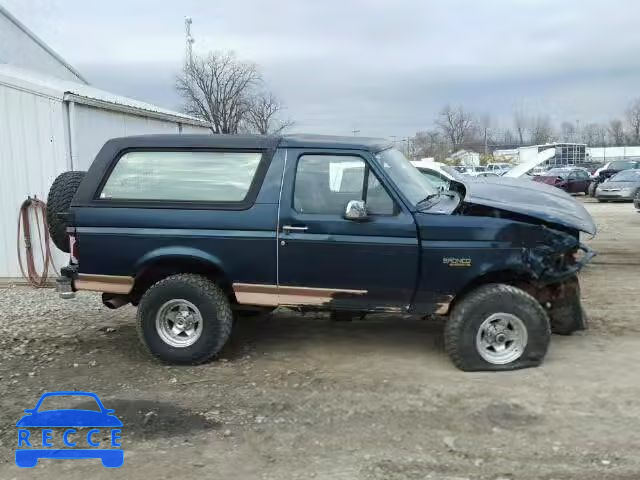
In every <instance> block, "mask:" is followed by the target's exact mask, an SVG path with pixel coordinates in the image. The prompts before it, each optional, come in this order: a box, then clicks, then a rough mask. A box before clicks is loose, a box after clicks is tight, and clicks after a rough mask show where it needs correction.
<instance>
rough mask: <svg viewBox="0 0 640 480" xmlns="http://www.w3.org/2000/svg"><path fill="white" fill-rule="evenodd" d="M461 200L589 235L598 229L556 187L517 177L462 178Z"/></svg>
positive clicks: (571, 200) (582, 207)
mask: <svg viewBox="0 0 640 480" xmlns="http://www.w3.org/2000/svg"><path fill="white" fill-rule="evenodd" d="M464 183H465V187H466V195H465V198H464V201H465V202H467V203H474V204H477V205H484V206H487V207H493V208H499V209H500V210H506V211H510V212H514V213H520V214H522V215H527V216H529V217H534V218H537V219H540V220H543V221H545V222H548V223H551V224H557V225H562V226H564V227H569V228H575V229H576V230H580V231H582V232H586V233H588V234H590V235H595V233H596V231H597V229H596V225H595V223H594V221H593V218H592V217H591V215H590V214H589V212H588V211H587V209H586V208H584V206H583V205H582V204H581V203H580V202H578V201H576V200H575V199H574V198H572V197H571V195H569V194H567V193H565V192H563V191H562V190H560V189H559V188H556V187H552V186H549V185H545V184H542V183H538V182H533V181H530V180H524V179H518V178H505V177H498V178H495V179H494V178H491V177H484V178H473V179H465V182H464Z"/></svg>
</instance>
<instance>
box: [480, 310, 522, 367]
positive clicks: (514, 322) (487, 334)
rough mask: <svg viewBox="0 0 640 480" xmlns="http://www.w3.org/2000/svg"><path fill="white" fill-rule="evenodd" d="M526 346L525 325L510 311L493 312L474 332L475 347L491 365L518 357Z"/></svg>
mask: <svg viewBox="0 0 640 480" xmlns="http://www.w3.org/2000/svg"><path fill="white" fill-rule="evenodd" d="M526 347H527V327H525V325H524V322H523V321H522V320H520V319H519V318H518V317H516V316H515V315H512V314H510V313H494V314H492V315H490V316H489V317H487V319H486V320H485V321H484V322H482V324H481V325H480V328H478V333H477V334H476V349H477V350H478V353H479V354H480V356H481V357H482V358H483V359H484V360H486V361H487V362H489V363H491V364H493V365H505V364H507V363H511V362H513V361H515V360H517V359H519V358H520V357H521V356H522V354H523V353H524V350H525V348H526Z"/></svg>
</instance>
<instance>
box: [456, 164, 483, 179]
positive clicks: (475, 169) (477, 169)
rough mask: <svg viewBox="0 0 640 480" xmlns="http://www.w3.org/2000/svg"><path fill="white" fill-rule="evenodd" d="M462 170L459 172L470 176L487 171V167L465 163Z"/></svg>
mask: <svg viewBox="0 0 640 480" xmlns="http://www.w3.org/2000/svg"><path fill="white" fill-rule="evenodd" d="M463 168H464V171H463V172H461V173H462V174H463V175H470V176H472V177H476V176H478V175H479V174H481V173H485V172H486V171H487V167H485V166H483V165H465V166H464V167H463Z"/></svg>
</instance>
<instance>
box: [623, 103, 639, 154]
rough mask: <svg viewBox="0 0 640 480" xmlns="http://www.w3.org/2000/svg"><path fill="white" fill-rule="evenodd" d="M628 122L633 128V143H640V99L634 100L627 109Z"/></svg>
mask: <svg viewBox="0 0 640 480" xmlns="http://www.w3.org/2000/svg"><path fill="white" fill-rule="evenodd" d="M626 113H627V121H628V122H629V126H630V127H631V135H632V137H631V139H632V141H633V143H635V144H638V143H640V98H637V99H636V100H634V101H633V102H632V103H631V105H629V108H627V112H626Z"/></svg>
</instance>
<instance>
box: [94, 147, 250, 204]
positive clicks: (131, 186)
mask: <svg viewBox="0 0 640 480" xmlns="http://www.w3.org/2000/svg"><path fill="white" fill-rule="evenodd" d="M261 158H262V154H261V153H257V152H166V151H162V152H160V151H158V152H143V151H135V152H127V153H125V154H124V155H122V157H120V159H119V160H118V163H117V164H116V166H115V168H114V169H113V171H112V172H111V175H109V178H108V179H107V181H106V183H105V185H104V187H103V189H102V192H101V193H100V198H102V199H114V200H166V201H192V202H194V201H196V202H242V201H243V200H245V198H246V197H247V194H248V193H249V188H250V187H251V183H252V182H253V178H254V177H255V174H256V170H257V169H258V165H259V164H260V159H261Z"/></svg>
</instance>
